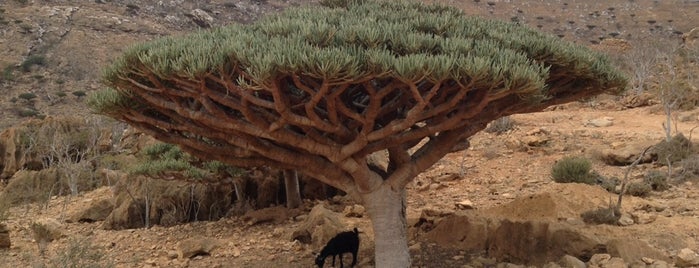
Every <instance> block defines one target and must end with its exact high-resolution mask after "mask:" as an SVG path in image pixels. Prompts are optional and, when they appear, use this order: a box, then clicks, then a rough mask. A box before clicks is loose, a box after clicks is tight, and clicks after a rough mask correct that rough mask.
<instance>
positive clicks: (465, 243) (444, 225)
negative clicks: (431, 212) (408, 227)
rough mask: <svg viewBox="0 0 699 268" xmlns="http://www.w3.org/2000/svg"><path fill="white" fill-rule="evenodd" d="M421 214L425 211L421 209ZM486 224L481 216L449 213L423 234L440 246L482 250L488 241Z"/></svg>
mask: <svg viewBox="0 0 699 268" xmlns="http://www.w3.org/2000/svg"><path fill="white" fill-rule="evenodd" d="M423 214H426V213H425V212H424V211H423ZM425 217H429V216H425ZM425 221H427V220H425ZM487 224H488V223H487V222H486V220H485V219H482V218H477V217H467V216H463V215H451V216H447V217H445V218H443V219H442V220H441V221H439V222H438V223H437V224H436V225H435V227H434V229H432V230H430V231H429V232H428V233H427V234H426V235H425V238H426V239H427V240H429V241H431V242H435V243H437V244H439V245H441V246H450V247H454V248H459V249H462V250H466V251H471V250H482V249H484V248H485V247H486V246H487V241H488V236H487V234H488V228H487V226H488V225H487Z"/></svg>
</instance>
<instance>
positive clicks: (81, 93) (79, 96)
mask: <svg viewBox="0 0 699 268" xmlns="http://www.w3.org/2000/svg"><path fill="white" fill-rule="evenodd" d="M71 94H73V96H76V97H78V98H81V97H85V95H87V94H86V93H85V91H82V90H77V91H73V92H72V93H71Z"/></svg>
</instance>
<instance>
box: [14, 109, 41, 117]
mask: <svg viewBox="0 0 699 268" xmlns="http://www.w3.org/2000/svg"><path fill="white" fill-rule="evenodd" d="M17 114H18V115H19V116H20V117H32V116H37V115H39V111H37V110H34V109H21V110H19V112H17Z"/></svg>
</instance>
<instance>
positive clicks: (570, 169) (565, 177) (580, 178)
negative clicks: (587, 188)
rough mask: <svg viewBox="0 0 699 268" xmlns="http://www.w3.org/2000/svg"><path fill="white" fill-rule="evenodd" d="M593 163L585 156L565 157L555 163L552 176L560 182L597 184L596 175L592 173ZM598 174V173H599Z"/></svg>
mask: <svg viewBox="0 0 699 268" xmlns="http://www.w3.org/2000/svg"><path fill="white" fill-rule="evenodd" d="M591 167H592V164H591V163H590V160H588V159H587V158H584V157H575V156H572V157H571V156H569V157H565V158H563V159H561V160H559V161H558V162H556V163H555V164H554V165H553V168H552V169H551V176H552V177H553V180H554V181H555V182H558V183H570V182H577V183H587V184H595V183H596V175H595V174H591V173H590V168H591ZM597 176H598V175H597Z"/></svg>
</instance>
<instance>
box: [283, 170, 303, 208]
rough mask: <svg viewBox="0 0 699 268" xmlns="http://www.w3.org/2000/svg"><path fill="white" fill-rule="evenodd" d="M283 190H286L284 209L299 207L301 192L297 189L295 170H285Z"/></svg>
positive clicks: (297, 180) (297, 177) (297, 179)
mask: <svg viewBox="0 0 699 268" xmlns="http://www.w3.org/2000/svg"><path fill="white" fill-rule="evenodd" d="M283 174H284V188H285V190H286V207H287V208H297V207H299V206H300V205H301V190H300V189H299V176H298V173H297V172H296V170H291V169H285V170H284V171H283Z"/></svg>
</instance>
